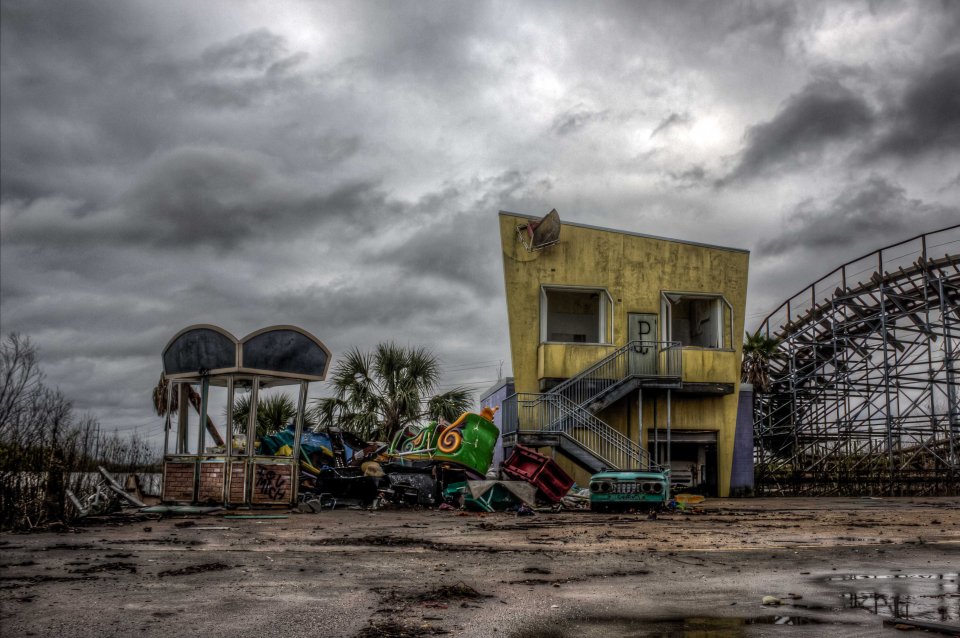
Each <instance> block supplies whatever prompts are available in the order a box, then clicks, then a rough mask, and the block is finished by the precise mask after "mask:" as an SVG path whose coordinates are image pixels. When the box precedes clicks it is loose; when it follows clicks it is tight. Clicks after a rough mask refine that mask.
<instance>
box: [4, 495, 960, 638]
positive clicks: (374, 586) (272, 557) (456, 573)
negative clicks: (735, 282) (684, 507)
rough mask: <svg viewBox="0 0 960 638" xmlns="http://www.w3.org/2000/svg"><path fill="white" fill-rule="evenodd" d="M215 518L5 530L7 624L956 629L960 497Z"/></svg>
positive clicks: (22, 631) (236, 628)
mask: <svg viewBox="0 0 960 638" xmlns="http://www.w3.org/2000/svg"><path fill="white" fill-rule="evenodd" d="M262 513H263V514H273V515H277V514H285V512H277V511H273V512H262ZM225 514H227V515H238V514H239V515H244V514H246V515H249V514H251V512H243V511H237V512H230V513H220V514H214V515H207V516H202V517H172V518H164V519H162V520H154V519H142V520H136V519H133V520H129V519H128V520H126V521H124V522H123V523H122V524H119V523H112V522H109V521H105V520H101V521H97V522H94V523H92V524H88V525H86V526H84V527H80V528H77V529H75V530H70V531H63V532H59V533H53V532H50V533H35V534H23V535H19V534H18V535H12V534H5V535H2V536H0V550H2V551H0V564H2V571H0V605H2V607H0V629H2V635H3V636H71V637H74V636H76V637H82V636H96V637H105V636H142V637H150V636H161V637H164V638H169V637H171V636H181V635H203V636H257V637H260V638H268V637H270V636H313V637H317V638H319V637H327V636H345V637H358V638H363V637H373V636H432V635H453V636H503V637H521V636H523V637H527V636H529V637H532V638H553V637H559V636H575V637H576V638H591V637H594V636H609V637H619V636H631V637H635V638H640V637H645V636H657V637H660V636H690V637H694V636H696V637H701V638H705V637H739V636H832V637H839V636H883V635H899V634H900V633H901V631H899V630H897V629H894V628H892V627H885V626H884V625H883V624H882V620H881V618H882V617H883V616H889V615H893V614H894V613H897V612H899V613H900V614H901V615H909V616H910V617H912V618H915V619H925V620H929V621H935V622H939V623H947V624H953V625H957V626H960V589H958V572H960V498H918V499H866V498H863V499H737V500H733V499H731V500H712V501H709V502H707V503H705V506H704V511H703V512H702V513H699V514H681V513H675V514H666V515H661V516H659V517H658V518H657V519H656V520H648V519H647V517H646V515H633V514H623V515H610V514H607V515H601V514H591V513H589V512H566V513H560V514H552V513H540V514H538V515H536V516H534V517H517V516H515V515H513V514H475V513H464V512H447V511H443V512H441V511H435V510H434V511H431V510H423V511H413V510H380V511H375V512H371V511H361V510H336V511H334V512H323V513H321V514H295V513H290V514H289V516H288V518H273V519H251V518H227V517H225ZM764 596H775V597H777V598H778V599H780V600H781V601H782V604H781V605H779V606H769V605H768V606H765V605H762V604H761V602H762V599H763V597H764ZM875 612H876V613H875ZM958 631H960V630H958Z"/></svg>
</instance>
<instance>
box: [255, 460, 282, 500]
mask: <svg viewBox="0 0 960 638" xmlns="http://www.w3.org/2000/svg"><path fill="white" fill-rule="evenodd" d="M288 483H289V481H287V477H286V475H284V474H281V473H280V472H277V471H275V470H269V469H266V468H263V467H257V479H256V483H255V484H254V488H255V489H256V491H257V492H259V493H260V494H263V495H264V496H266V497H267V498H268V499H270V500H271V501H279V500H283V499H285V498H286V497H287V485H288Z"/></svg>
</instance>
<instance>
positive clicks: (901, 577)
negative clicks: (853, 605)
mask: <svg viewBox="0 0 960 638" xmlns="http://www.w3.org/2000/svg"><path fill="white" fill-rule="evenodd" d="M957 577H958V575H957V574H843V575H841V576H830V577H829V578H827V580H840V581H847V580H907V579H913V578H923V579H926V580H946V581H948V582H951V583H953V582H956V580H957Z"/></svg>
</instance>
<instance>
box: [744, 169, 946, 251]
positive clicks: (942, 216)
mask: <svg viewBox="0 0 960 638" xmlns="http://www.w3.org/2000/svg"><path fill="white" fill-rule="evenodd" d="M957 219H960V208H958V207H956V206H953V207H948V206H941V205H936V204H927V203H924V202H923V201H921V200H919V199H915V198H910V197H907V194H906V191H905V190H904V189H903V188H902V187H901V186H899V185H897V184H893V183H890V182H889V181H887V180H886V179H884V178H882V177H879V176H873V177H871V178H870V179H868V180H867V181H866V182H864V183H861V184H856V185H852V186H850V187H848V188H846V189H845V190H844V191H843V192H842V193H840V194H839V195H838V196H837V197H835V198H834V199H833V200H832V201H830V202H827V203H826V204H818V203H817V202H814V201H812V200H806V201H803V202H801V203H800V204H798V205H797V206H796V208H795V209H794V210H793V212H792V213H791V214H790V217H789V219H788V220H787V228H786V229H785V231H784V232H783V233H782V234H781V235H779V236H777V237H770V238H767V239H764V240H761V241H760V243H759V244H758V246H757V254H758V256H761V257H762V256H767V255H774V254H780V253H785V252H792V251H797V250H803V251H806V252H809V253H814V254H815V253H817V252H818V251H819V250H821V249H830V248H836V247H840V246H846V245H850V244H851V243H852V242H853V241H854V240H855V241H858V242H864V243H867V244H869V243H871V242H872V243H875V244H877V245H884V244H886V243H889V241H890V240H891V239H894V238H906V237H912V236H914V235H917V234H919V233H923V232H929V231H932V230H936V229H939V228H942V227H944V226H948V225H949V224H951V223H956V220H957Z"/></svg>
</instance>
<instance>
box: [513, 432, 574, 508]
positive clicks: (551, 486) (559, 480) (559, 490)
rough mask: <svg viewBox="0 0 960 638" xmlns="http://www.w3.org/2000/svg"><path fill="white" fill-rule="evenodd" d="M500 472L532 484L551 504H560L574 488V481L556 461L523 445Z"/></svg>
mask: <svg viewBox="0 0 960 638" xmlns="http://www.w3.org/2000/svg"><path fill="white" fill-rule="evenodd" d="M500 471H501V472H503V473H504V474H506V475H507V476H509V477H511V478H513V479H516V480H518V481H526V482H527V483H530V484H531V485H533V486H534V487H536V488H537V491H538V494H539V495H540V496H542V497H543V498H544V500H546V501H547V502H549V503H559V502H560V501H561V500H563V497H564V496H566V495H567V493H568V492H569V491H570V488H571V487H573V479H572V478H570V475H569V474H567V473H566V472H564V471H563V468H561V467H560V466H559V465H557V463H556V461H554V460H553V459H551V458H550V457H548V456H544V455H543V454H540V453H539V452H535V451H533V450H530V449H528V448H525V447H523V446H522V445H518V446H516V447H515V448H514V449H513V454H511V455H510V457H509V458H508V459H507V460H505V461H504V462H503V465H501V466H500Z"/></svg>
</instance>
